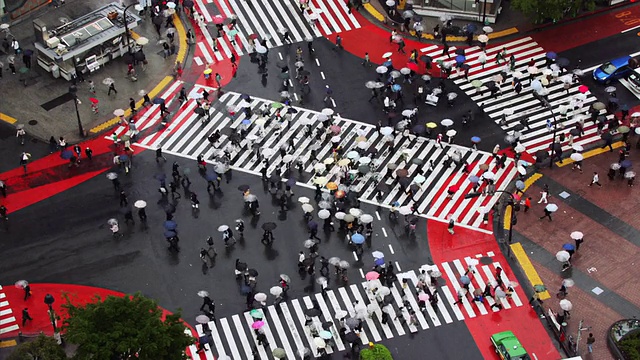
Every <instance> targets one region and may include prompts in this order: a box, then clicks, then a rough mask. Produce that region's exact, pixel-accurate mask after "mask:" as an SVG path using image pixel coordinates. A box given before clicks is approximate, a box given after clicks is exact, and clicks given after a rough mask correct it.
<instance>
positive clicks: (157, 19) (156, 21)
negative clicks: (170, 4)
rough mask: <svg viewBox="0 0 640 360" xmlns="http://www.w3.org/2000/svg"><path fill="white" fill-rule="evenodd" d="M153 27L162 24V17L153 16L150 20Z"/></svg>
mask: <svg viewBox="0 0 640 360" xmlns="http://www.w3.org/2000/svg"><path fill="white" fill-rule="evenodd" d="M151 21H152V22H153V23H154V24H155V25H162V22H163V21H164V17H162V16H155V17H154V18H153V20H151Z"/></svg>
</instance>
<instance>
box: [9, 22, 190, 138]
mask: <svg viewBox="0 0 640 360" xmlns="http://www.w3.org/2000/svg"><path fill="white" fill-rule="evenodd" d="M173 16H174V21H173V23H174V25H175V26H176V32H177V33H178V41H179V43H180V44H184V45H183V46H180V47H179V49H178V53H177V55H176V60H175V62H176V63H178V62H180V63H181V64H182V66H183V67H184V61H185V59H186V58H187V49H188V48H189V46H188V44H186V41H187V33H186V31H185V29H184V25H183V24H182V19H180V16H178V14H174V15H173ZM138 37H140V35H138V34H136V33H134V32H133V31H132V32H131V38H132V39H134V40H135V39H137V38H138ZM172 80H173V76H165V77H164V78H163V79H162V80H161V81H160V83H158V84H157V85H156V86H154V88H153V89H151V91H149V92H148V95H149V97H150V98H153V97H155V96H156V95H158V94H159V93H160V92H161V91H162V90H164V88H165V87H166V86H167V85H169V83H170V82H171V81H172ZM143 102H144V100H143V99H140V100H138V101H137V102H136V109H140V108H141V107H142V104H143ZM130 115H131V109H126V110H125V112H124V117H127V116H130ZM0 119H1V117H0ZM119 122H120V117H118V116H115V117H113V118H111V119H109V120H106V121H104V122H102V123H100V124H98V125H96V126H94V127H92V128H91V129H90V130H89V134H91V135H96V134H99V133H101V132H103V131H105V130H108V129H109V128H111V127H112V126H114V125H117V124H118V123H119Z"/></svg>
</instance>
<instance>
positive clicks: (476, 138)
mask: <svg viewBox="0 0 640 360" xmlns="http://www.w3.org/2000/svg"><path fill="white" fill-rule="evenodd" d="M480 140H482V139H480V138H479V137H477V136H474V137H472V138H471V142H472V143H476V144H477V143H479V142H480Z"/></svg>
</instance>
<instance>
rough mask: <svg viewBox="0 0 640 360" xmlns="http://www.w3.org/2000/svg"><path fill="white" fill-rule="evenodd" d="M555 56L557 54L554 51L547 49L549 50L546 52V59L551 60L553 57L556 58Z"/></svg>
mask: <svg viewBox="0 0 640 360" xmlns="http://www.w3.org/2000/svg"><path fill="white" fill-rule="evenodd" d="M557 57H558V54H556V53H554V52H553V51H549V52H548V53H547V58H548V59H551V60H553V59H555V58H557Z"/></svg>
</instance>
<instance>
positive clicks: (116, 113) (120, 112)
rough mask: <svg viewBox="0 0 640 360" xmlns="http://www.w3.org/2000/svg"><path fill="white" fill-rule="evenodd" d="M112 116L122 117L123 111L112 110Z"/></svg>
mask: <svg viewBox="0 0 640 360" xmlns="http://www.w3.org/2000/svg"><path fill="white" fill-rule="evenodd" d="M113 115H115V116H122V115H124V110H122V109H115V110H113Z"/></svg>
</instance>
